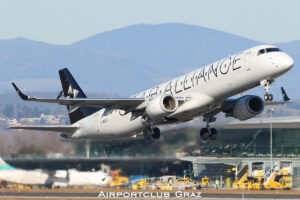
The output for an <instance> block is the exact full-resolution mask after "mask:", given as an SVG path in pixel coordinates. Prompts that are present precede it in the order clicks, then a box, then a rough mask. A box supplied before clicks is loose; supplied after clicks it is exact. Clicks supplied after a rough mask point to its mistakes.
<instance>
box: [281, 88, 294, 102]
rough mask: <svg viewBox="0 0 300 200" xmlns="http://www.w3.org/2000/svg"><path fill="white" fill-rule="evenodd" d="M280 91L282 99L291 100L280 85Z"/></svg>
mask: <svg viewBox="0 0 300 200" xmlns="http://www.w3.org/2000/svg"><path fill="white" fill-rule="evenodd" d="M281 93H282V97H283V101H292V100H291V99H290V98H289V97H288V95H287V94H286V92H285V90H284V89H283V87H281Z"/></svg>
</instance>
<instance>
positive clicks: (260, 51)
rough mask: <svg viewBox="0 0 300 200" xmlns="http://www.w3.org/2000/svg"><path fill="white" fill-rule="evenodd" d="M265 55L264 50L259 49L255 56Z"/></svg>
mask: <svg viewBox="0 0 300 200" xmlns="http://www.w3.org/2000/svg"><path fill="white" fill-rule="evenodd" d="M264 53H265V49H261V50H259V51H258V53H257V55H258V56H259V55H260V54H264Z"/></svg>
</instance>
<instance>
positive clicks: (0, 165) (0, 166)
mask: <svg viewBox="0 0 300 200" xmlns="http://www.w3.org/2000/svg"><path fill="white" fill-rule="evenodd" d="M15 169H16V168H14V167H13V166H11V165H10V164H7V163H6V162H5V161H4V160H3V158H2V157H0V170H15Z"/></svg>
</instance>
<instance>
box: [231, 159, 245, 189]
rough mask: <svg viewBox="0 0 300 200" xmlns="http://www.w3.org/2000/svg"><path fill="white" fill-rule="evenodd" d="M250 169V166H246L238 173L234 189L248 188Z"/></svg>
mask: <svg viewBox="0 0 300 200" xmlns="http://www.w3.org/2000/svg"><path fill="white" fill-rule="evenodd" d="M248 168H249V167H248V164H246V165H244V166H242V168H241V169H240V170H239V171H238V173H237V175H236V179H235V181H234V183H233V188H236V189H238V188H248Z"/></svg>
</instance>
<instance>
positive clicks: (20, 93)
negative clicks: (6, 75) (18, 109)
mask: <svg viewBox="0 0 300 200" xmlns="http://www.w3.org/2000/svg"><path fill="white" fill-rule="evenodd" d="M11 84H12V85H13V86H14V88H15V90H16V92H17V93H18V95H19V96H20V97H21V99H23V100H25V101H26V100H28V99H29V96H27V95H25V94H23V93H22V92H21V90H20V89H19V88H18V87H17V86H16V84H15V83H11Z"/></svg>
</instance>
